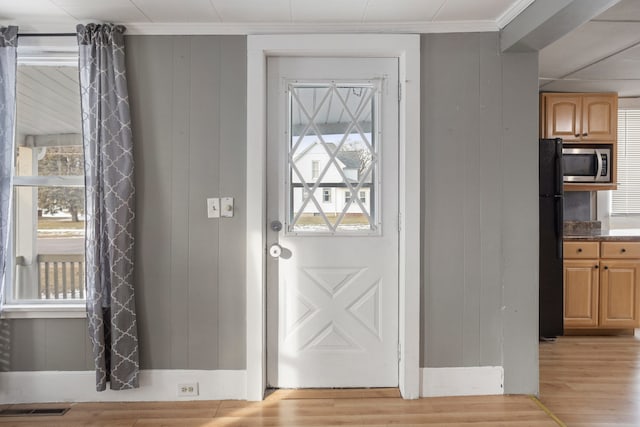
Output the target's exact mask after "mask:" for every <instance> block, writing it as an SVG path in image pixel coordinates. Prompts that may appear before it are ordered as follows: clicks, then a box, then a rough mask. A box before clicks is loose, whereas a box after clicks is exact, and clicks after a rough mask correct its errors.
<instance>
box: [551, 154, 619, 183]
mask: <svg viewBox="0 0 640 427" xmlns="http://www.w3.org/2000/svg"><path fill="white" fill-rule="evenodd" d="M562 165H563V174H564V182H597V183H607V182H611V168H612V167H613V162H612V159H611V147H602V146H594V147H579V148H578V147H575V148H574V147H567V146H565V147H564V148H563V149H562Z"/></svg>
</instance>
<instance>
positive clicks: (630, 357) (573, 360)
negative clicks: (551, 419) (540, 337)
mask: <svg viewBox="0 0 640 427" xmlns="http://www.w3.org/2000/svg"><path fill="white" fill-rule="evenodd" d="M540 400H541V401H542V402H543V403H544V404H545V405H546V406H547V407H548V408H549V409H550V410H551V411H552V412H553V413H554V414H555V415H556V416H558V418H560V419H561V420H562V421H563V422H565V423H566V424H567V425H568V426H571V427H573V426H576V427H586V426H594V427H596V426H597V427H610V426H616V427H626V426H629V427H631V426H633V427H637V426H640V338H638V337H633V336H613V337H586V336H585V337H577V336H576V337H560V338H558V340H557V342H555V343H541V344H540Z"/></svg>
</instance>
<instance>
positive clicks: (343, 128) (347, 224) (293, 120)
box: [285, 80, 382, 235]
mask: <svg viewBox="0 0 640 427" xmlns="http://www.w3.org/2000/svg"><path fill="white" fill-rule="evenodd" d="M381 84H382V80H370V81H362V82H356V81H344V82H338V81H335V80H332V81H324V82H320V81H314V82H300V81H297V80H296V81H289V82H288V90H287V97H288V101H289V105H290V107H291V108H288V109H287V114H288V120H287V121H288V124H289V133H288V135H289V141H288V143H287V152H286V153H285V154H286V155H285V159H286V160H285V162H286V171H285V174H286V176H287V177H288V179H287V181H286V185H287V187H288V188H286V192H285V194H287V197H288V198H287V206H286V208H285V209H286V211H287V216H286V219H285V221H286V228H285V233H296V234H299V233H303V234H314V235H334V234H344V235H377V234H379V233H380V232H381V230H380V228H379V225H380V224H379V215H380V211H379V201H380V193H379V188H380V181H379V176H378V168H379V165H380V161H381V158H380V154H381V153H380V152H379V147H380V146H381V145H380V144H381V141H380V140H379V139H378V135H379V128H378V117H379V114H380V110H379V108H378V104H379V101H380V93H381ZM319 100H322V101H321V102H320V101H319ZM325 101H326V102H325ZM309 168H311V170H309ZM310 176H311V177H312V178H310ZM300 188H303V189H313V192H314V193H315V191H316V190H317V191H318V193H317V195H321V197H322V198H320V197H317V196H316V197H311V198H309V199H304V198H300V197H299V194H300V193H299V189H300ZM320 190H321V191H322V193H321V194H320ZM363 192H364V196H361V193H363ZM343 194H344V196H343ZM333 197H336V198H337V199H336V201H335V202H336V203H332V198H333ZM343 197H344V201H345V203H344V204H342V203H340V201H341V200H342V198H343ZM356 197H359V198H357V199H356Z"/></svg>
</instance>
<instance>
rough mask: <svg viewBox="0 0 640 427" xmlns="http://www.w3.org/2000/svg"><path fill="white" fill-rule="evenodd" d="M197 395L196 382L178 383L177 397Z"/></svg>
mask: <svg viewBox="0 0 640 427" xmlns="http://www.w3.org/2000/svg"><path fill="white" fill-rule="evenodd" d="M197 395H198V383H184V384H178V397H183V396H197Z"/></svg>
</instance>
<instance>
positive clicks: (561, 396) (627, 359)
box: [0, 336, 640, 427]
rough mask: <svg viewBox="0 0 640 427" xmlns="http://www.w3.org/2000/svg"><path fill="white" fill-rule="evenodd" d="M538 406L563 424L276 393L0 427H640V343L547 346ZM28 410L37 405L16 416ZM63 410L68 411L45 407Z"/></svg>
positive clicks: (477, 400) (486, 399)
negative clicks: (254, 398) (259, 399)
mask: <svg viewBox="0 0 640 427" xmlns="http://www.w3.org/2000/svg"><path fill="white" fill-rule="evenodd" d="M540 400H541V402H542V403H543V404H544V405H545V406H546V407H547V408H548V409H549V410H550V411H551V412H552V413H553V414H554V415H555V416H556V417H557V418H558V419H559V420H561V421H560V422H556V421H555V420H554V419H553V418H552V417H551V416H550V415H549V414H547V413H546V412H545V411H544V410H543V409H542V408H541V407H540V406H538V404H537V403H536V402H535V400H534V399H532V398H531V397H529V396H474V397H448V398H428V399H418V400H402V399H401V398H400V397H399V393H398V391H397V390H396V389H373V390H298V391H296V390H279V391H276V392H274V393H272V394H270V395H269V396H268V397H267V398H266V399H265V401H264V402H245V401H199V402H136V403H134V402H131V403H76V404H72V405H71V410H70V411H69V412H68V413H67V414H66V415H64V416H61V417H52V416H47V417H28V418H26V417H12V418H0V424H2V426H3V427H4V426H5V425H13V426H60V427H63V426H64V427H67V426H69V427H73V426H191V427H205V426H234V427H240V426H328V425H350V426H357V425H362V426H383V425H403V426H429V425H430V426H474V427H489V426H491V427H494V426H505V427H506V426H514V427H519V426H531V427H545V426H548V427H554V426H558V425H560V426H562V425H564V424H566V425H567V426H571V427H574V426H575V427H586V426H593V427H596V426H597V427H612V426H616V427H626V426H629V427H630V426H634V427H636V426H640V338H637V337H633V336H622V337H580V336H576V337H561V338H559V339H558V340H557V342H555V343H541V344H540ZM21 406H23V407H33V406H34V405H11V406H10V407H11V408H18V407H21ZM37 406H39V407H42V406H43V405H37ZM60 406H64V405H60V404H50V405H46V407H60ZM0 407H1V408H4V407H8V406H7V405H4V406H0Z"/></svg>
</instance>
